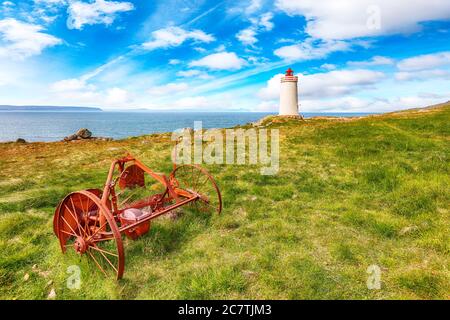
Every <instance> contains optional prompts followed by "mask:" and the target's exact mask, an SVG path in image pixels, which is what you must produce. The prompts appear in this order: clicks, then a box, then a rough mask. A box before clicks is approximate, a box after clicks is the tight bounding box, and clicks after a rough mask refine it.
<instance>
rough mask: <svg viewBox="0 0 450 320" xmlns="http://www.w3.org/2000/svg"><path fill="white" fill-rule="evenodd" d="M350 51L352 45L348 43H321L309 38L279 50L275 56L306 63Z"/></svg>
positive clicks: (330, 41) (333, 41) (334, 41)
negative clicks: (335, 53) (339, 52)
mask: <svg viewBox="0 0 450 320" xmlns="http://www.w3.org/2000/svg"><path fill="white" fill-rule="evenodd" d="M350 49H351V44H350V43H349V42H347V41H336V40H329V41H321V40H314V39H312V38H308V39H306V40H305V41H303V42H302V43H300V44H294V45H290V46H284V47H281V48H278V49H276V50H275V51H274V54H275V55H276V56H278V57H280V58H282V59H284V60H286V61H306V60H314V59H323V58H326V57H327V56H328V55H329V54H331V53H333V52H337V51H348V50H350Z"/></svg>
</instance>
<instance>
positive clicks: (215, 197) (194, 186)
mask: <svg viewBox="0 0 450 320" xmlns="http://www.w3.org/2000/svg"><path fill="white" fill-rule="evenodd" d="M170 181H171V184H172V186H174V187H175V188H180V189H183V190H186V191H189V192H194V193H196V194H198V195H199V196H200V198H199V199H198V200H197V201H194V202H193V205H194V206H195V207H196V208H197V209H198V210H199V211H203V212H211V213H213V212H217V213H220V212H221V211H222V196H221V194H220V190H219V187H218V186H217V183H216V181H215V180H214V178H213V177H212V176H211V175H210V174H209V172H208V171H206V170H205V169H203V168H202V167H200V166H197V165H191V164H184V165H181V166H178V167H176V168H175V169H174V170H173V171H172V173H171V174H170Z"/></svg>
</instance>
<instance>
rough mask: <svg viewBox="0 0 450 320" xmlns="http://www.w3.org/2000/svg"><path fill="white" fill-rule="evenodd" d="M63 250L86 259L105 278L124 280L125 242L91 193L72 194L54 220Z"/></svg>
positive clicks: (113, 221) (62, 203)
mask: <svg viewBox="0 0 450 320" xmlns="http://www.w3.org/2000/svg"><path fill="white" fill-rule="evenodd" d="M53 223H54V230H55V233H56V235H57V237H58V239H59V243H60V245H61V250H62V251H63V253H64V252H66V250H67V249H71V250H75V252H76V253H78V254H80V255H86V256H87V257H88V258H89V259H90V260H91V261H93V263H94V264H95V265H96V266H97V267H98V268H99V269H100V270H101V271H102V272H103V273H104V274H105V275H114V276H115V277H116V278H117V279H120V278H122V275H123V271H124V262H125V256H124V251H123V243H122V238H121V235H120V232H119V228H118V227H117V224H116V221H115V220H114V217H113V216H112V214H111V212H110V210H109V209H108V208H107V207H106V206H105V205H103V204H102V203H101V201H100V199H99V198H98V197H97V196H96V195H95V194H93V193H91V192H89V191H79V192H74V193H71V194H69V195H68V196H67V197H65V198H64V200H62V201H61V203H60V204H59V205H58V207H57V209H56V212H55V217H54V220H53Z"/></svg>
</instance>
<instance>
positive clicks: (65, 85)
mask: <svg viewBox="0 0 450 320" xmlns="http://www.w3.org/2000/svg"><path fill="white" fill-rule="evenodd" d="M50 89H51V90H52V91H54V92H69V91H80V90H94V89H95V87H94V86H93V85H88V84H86V81H84V80H83V79H77V78H73V79H65V80H60V81H57V82H55V83H53V84H52V85H51V86H50Z"/></svg>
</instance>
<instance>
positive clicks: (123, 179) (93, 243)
mask: <svg viewBox="0 0 450 320" xmlns="http://www.w3.org/2000/svg"><path fill="white" fill-rule="evenodd" d="M146 176H150V177H151V178H152V179H145V178H146ZM147 180H150V181H147ZM116 186H118V187H119V188H118V189H119V190H117V191H116ZM155 186H156V188H154V187H155ZM158 187H159V189H160V192H158V193H154V194H147V193H148V192H149V190H154V189H157V188H158ZM186 205H191V206H192V207H194V208H196V209H198V210H199V211H203V212H210V213H213V212H217V213H220V212H221V210H222V198H221V195H220V191H219V188H218V187H217V184H216V182H215V181H214V179H213V178H212V177H211V175H210V174H209V173H208V172H207V171H206V170H205V169H203V168H201V167H199V166H197V165H181V166H176V165H174V169H173V171H172V172H171V173H170V175H169V176H168V177H167V176H166V175H164V174H160V173H156V172H153V171H152V170H151V169H150V168H148V167H147V166H145V165H144V164H143V163H142V162H140V161H139V160H137V159H135V158H134V157H132V156H130V155H128V156H126V157H124V158H122V159H117V160H115V161H113V163H112V164H111V167H110V170H109V173H108V177H107V179H106V183H105V187H104V189H103V190H100V189H88V190H83V191H77V192H72V193H70V194H69V195H67V196H66V197H65V198H64V199H63V200H62V201H61V202H60V203H59V204H58V207H57V208H56V211H55V216H54V218H53V230H54V232H55V234H56V236H57V237H58V239H59V243H60V245H61V250H62V252H63V253H65V252H66V250H67V248H72V249H74V250H75V251H76V252H77V253H78V254H80V255H86V256H88V257H89V258H90V259H92V261H93V262H94V263H95V265H96V266H97V267H98V268H99V269H100V270H101V271H102V272H103V273H104V274H105V275H107V274H108V273H112V274H114V275H115V276H116V277H117V279H120V278H122V275H123V272H124V267H125V255H124V249H123V242H122V234H125V235H126V236H127V237H129V238H131V239H136V238H138V237H139V236H141V235H143V234H145V233H147V232H148V231H149V228H150V222H151V220H153V219H155V218H157V217H159V216H161V215H163V214H167V213H169V212H173V210H175V209H177V208H180V207H183V206H186Z"/></svg>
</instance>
